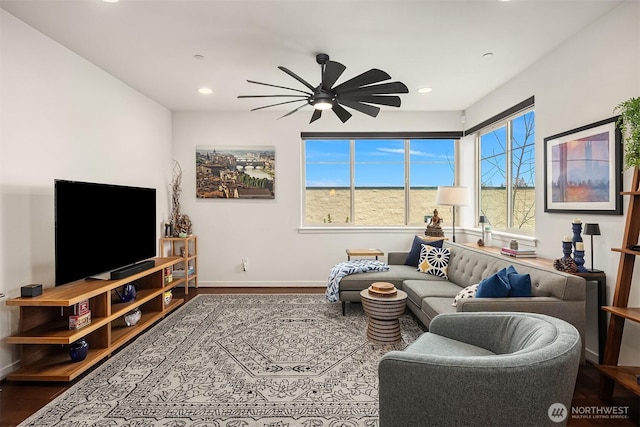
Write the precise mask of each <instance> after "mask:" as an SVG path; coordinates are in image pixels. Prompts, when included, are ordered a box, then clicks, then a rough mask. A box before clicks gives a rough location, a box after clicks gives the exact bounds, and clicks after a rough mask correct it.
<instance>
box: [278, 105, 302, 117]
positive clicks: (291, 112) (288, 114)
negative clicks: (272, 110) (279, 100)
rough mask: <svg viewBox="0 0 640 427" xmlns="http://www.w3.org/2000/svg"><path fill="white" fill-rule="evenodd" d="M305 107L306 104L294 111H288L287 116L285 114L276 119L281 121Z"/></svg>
mask: <svg viewBox="0 0 640 427" xmlns="http://www.w3.org/2000/svg"><path fill="white" fill-rule="evenodd" d="M306 106H307V104H303V105H301V106H299V107H298V108H296V109H295V110H291V111H289V112H288V113H287V114H285V115H284V116H281V117H278V119H281V118H283V117H287V116H290V115H292V114H293V113H295V112H296V111H298V110H299V109H301V108H304V107H306Z"/></svg>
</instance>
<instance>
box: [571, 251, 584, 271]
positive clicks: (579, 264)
mask: <svg viewBox="0 0 640 427" xmlns="http://www.w3.org/2000/svg"><path fill="white" fill-rule="evenodd" d="M573 254H574V259H573V260H574V261H575V263H576V269H577V270H578V273H586V272H587V269H586V268H584V250H580V249H576V250H575V251H573Z"/></svg>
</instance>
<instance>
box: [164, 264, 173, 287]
mask: <svg viewBox="0 0 640 427" xmlns="http://www.w3.org/2000/svg"><path fill="white" fill-rule="evenodd" d="M171 282H173V274H172V272H171V269H170V268H169V267H167V268H165V269H164V284H165V285H167V284H169V283H171Z"/></svg>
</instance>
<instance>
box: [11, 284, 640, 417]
mask: <svg viewBox="0 0 640 427" xmlns="http://www.w3.org/2000/svg"><path fill="white" fill-rule="evenodd" d="M323 292H324V288H199V289H190V290H189V295H188V296H187V298H186V299H187V300H188V299H191V298H193V297H194V296H195V295H197V294H205V293H206V294H225V293H230V294H257V293H263V294H264V293H270V294H271V293H323ZM176 296H178V295H176ZM77 381H78V379H77V380H76V381H73V382H71V383H47V382H38V383H36V382H14V381H3V382H2V383H0V388H1V389H2V390H1V391H0V427H13V426H16V425H18V424H20V423H21V422H22V421H24V420H25V419H26V418H27V417H29V416H30V415H32V414H33V413H35V412H36V411H37V410H38V409H40V408H42V407H43V406H45V405H46V404H47V403H49V402H50V401H52V400H53V399H55V398H56V397H57V396H58V395H60V394H61V393H63V392H64V391H65V390H67V389H68V388H69V387H71V386H72V385H73V384H75V383H76V382H77ZM599 387H600V373H599V372H598V371H597V370H596V368H595V367H594V366H593V365H592V364H591V363H590V362H587V363H586V364H585V365H583V366H581V367H580V370H579V372H578V379H577V381H576V388H575V392H574V395H573V402H572V408H571V409H570V410H571V411H573V412H574V414H572V415H571V417H570V418H569V422H568V425H570V426H638V425H640V412H639V407H640V397H638V396H636V395H635V394H634V393H632V392H630V391H628V390H626V389H625V388H623V387H620V386H618V385H616V387H615V391H614V395H613V399H612V401H611V402H610V403H605V402H603V401H602V400H600V399H599V398H598V389H599ZM523 392H524V393H527V392H530V393H535V390H523ZM611 412H615V413H616V414H617V415H608V414H610V413H611ZM516 424H517V422H516Z"/></svg>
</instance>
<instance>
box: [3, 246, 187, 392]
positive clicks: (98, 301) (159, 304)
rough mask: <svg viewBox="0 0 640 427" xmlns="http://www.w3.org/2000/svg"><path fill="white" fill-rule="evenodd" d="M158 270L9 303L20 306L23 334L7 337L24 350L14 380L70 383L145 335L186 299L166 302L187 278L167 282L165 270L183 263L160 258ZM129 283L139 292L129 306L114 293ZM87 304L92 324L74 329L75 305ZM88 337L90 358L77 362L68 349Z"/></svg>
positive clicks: (90, 282) (88, 282)
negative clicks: (130, 322)
mask: <svg viewBox="0 0 640 427" xmlns="http://www.w3.org/2000/svg"><path fill="white" fill-rule="evenodd" d="M154 262H155V266H154V267H153V268H150V269H148V270H145V271H142V272H140V273H137V274H134V275H132V276H129V277H127V278H125V279H120V280H104V281H102V280H79V281H77V282H72V283H68V284H66V285H63V286H58V287H55V288H48V289H45V290H44V292H43V293H42V295H39V296H37V297H33V298H13V299H10V300H7V302H6V304H7V305H10V306H18V307H20V331H19V332H18V333H17V334H15V335H12V336H10V337H7V338H6V342H7V343H9V344H17V345H20V347H21V365H22V366H21V367H20V368H19V369H17V370H16V371H14V372H12V373H11V374H9V376H8V377H7V378H8V379H9V380H14V381H71V380H73V379H74V378H76V377H77V376H78V375H80V374H82V373H83V372H85V371H86V370H87V369H89V368H91V367H92V366H94V365H95V364H97V363H99V362H100V361H102V360H103V359H104V358H106V357H108V356H109V355H110V354H111V353H113V351H115V350H116V349H118V348H119V347H121V346H122V345H124V344H126V343H127V342H129V341H130V340H131V339H133V338H134V337H136V336H137V335H139V334H141V333H142V332H144V330H145V329H147V328H148V327H149V326H151V325H153V324H154V323H155V322H156V321H158V320H159V319H161V318H163V317H164V316H165V315H166V314H167V313H169V312H171V311H173V310H174V309H176V308H177V307H179V306H180V305H181V304H182V303H183V302H184V300H183V299H180V298H177V299H176V298H174V299H172V300H171V302H170V303H169V304H165V302H164V295H163V294H164V292H165V291H168V290H170V289H172V288H174V287H175V286H179V285H181V284H182V283H183V282H184V281H185V279H184V278H179V279H174V280H173V281H172V282H170V283H165V280H164V271H165V269H166V268H172V267H173V266H174V265H176V264H179V263H181V262H183V259H182V258H180V257H169V258H155V259H154ZM128 283H135V284H136V286H137V287H138V293H137V296H136V299H135V300H133V301H129V302H126V303H123V302H120V301H119V300H118V297H117V296H114V294H115V289H117V288H119V287H122V286H124V285H126V284H128ZM85 299H88V300H89V307H90V309H91V323H90V324H89V325H87V326H85V327H83V328H81V329H77V330H69V329H68V325H69V324H68V317H69V314H70V313H71V310H72V307H73V306H74V304H76V303H78V302H80V301H82V300H85ZM138 307H139V308H140V310H141V311H142V313H143V314H142V318H141V319H140V321H139V322H138V323H136V324H135V325H134V326H126V325H125V323H124V320H123V316H124V315H125V314H126V313H128V312H130V311H131V310H133V309H135V308H138ZM81 338H84V339H86V340H87V342H88V343H89V354H88V355H87V357H86V359H84V360H83V361H81V362H75V363H74V362H72V361H71V359H70V357H69V350H68V345H69V344H71V343H73V342H75V341H77V340H79V339H81Z"/></svg>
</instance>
